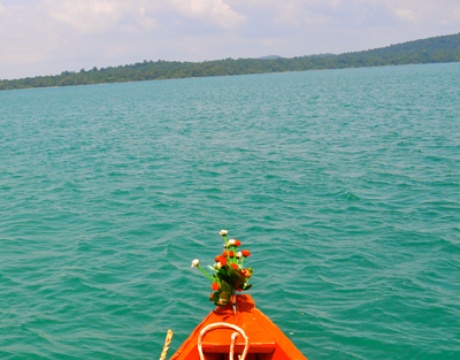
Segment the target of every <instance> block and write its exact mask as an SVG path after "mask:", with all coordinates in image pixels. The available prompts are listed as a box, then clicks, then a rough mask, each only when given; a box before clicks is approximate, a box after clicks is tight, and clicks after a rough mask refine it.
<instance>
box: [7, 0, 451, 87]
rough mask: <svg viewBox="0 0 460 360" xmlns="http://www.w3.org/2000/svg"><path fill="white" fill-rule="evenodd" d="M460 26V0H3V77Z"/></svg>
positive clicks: (399, 36) (356, 45) (288, 48)
mask: <svg viewBox="0 0 460 360" xmlns="http://www.w3.org/2000/svg"><path fill="white" fill-rule="evenodd" d="M459 32H460V0H0V79H15V78H23V77H29V76H39V75H57V74H60V73H61V72H63V71H80V70H81V69H85V70H88V69H91V68H93V67H97V68H101V67H109V66H118V65H126V64H134V63H136V62H142V61H144V60H153V61H157V60H167V61H200V62H201V61H206V60H220V59H225V58H234V59H238V58H257V57H262V56H267V55H279V56H283V57H288V58H289V57H294V56H304V55H313V54H323V53H334V54H339V53H343V52H351V51H360V50H367V49H374V48H378V47H383V46H388V45H392V44H397V43H402V42H406V41H411V40H417V39H424V38H429V37H433V36H440V35H450V34H456V33H459Z"/></svg>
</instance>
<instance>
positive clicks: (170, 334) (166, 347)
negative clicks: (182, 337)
mask: <svg viewBox="0 0 460 360" xmlns="http://www.w3.org/2000/svg"><path fill="white" fill-rule="evenodd" d="M173 335H174V334H173V332H172V330H168V332H167V333H166V339H165V344H164V346H163V351H162V352H161V355H160V360H166V355H168V350H169V346H170V345H171V340H172V338H173Z"/></svg>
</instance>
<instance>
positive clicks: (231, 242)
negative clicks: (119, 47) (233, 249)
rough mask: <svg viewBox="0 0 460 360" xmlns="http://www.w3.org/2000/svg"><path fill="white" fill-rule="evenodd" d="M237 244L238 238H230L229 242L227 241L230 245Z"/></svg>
mask: <svg viewBox="0 0 460 360" xmlns="http://www.w3.org/2000/svg"><path fill="white" fill-rule="evenodd" d="M235 244H236V240H235V239H230V240H228V242H227V245H228V246H235Z"/></svg>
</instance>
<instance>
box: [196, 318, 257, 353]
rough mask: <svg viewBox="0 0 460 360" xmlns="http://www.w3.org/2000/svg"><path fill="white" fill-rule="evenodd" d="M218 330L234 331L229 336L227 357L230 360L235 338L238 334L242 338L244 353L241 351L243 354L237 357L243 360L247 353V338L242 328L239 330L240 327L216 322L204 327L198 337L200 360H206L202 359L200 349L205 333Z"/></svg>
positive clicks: (201, 350)
mask: <svg viewBox="0 0 460 360" xmlns="http://www.w3.org/2000/svg"><path fill="white" fill-rule="evenodd" d="M218 328H230V329H233V330H235V331H236V332H234V333H233V334H232V336H231V342H230V357H229V359H230V360H233V353H234V350H235V343H236V338H237V337H238V335H240V334H241V335H242V336H243V338H244V351H243V354H241V356H240V357H239V360H245V359H246V355H247V354H248V351H249V338H248V337H247V336H246V333H245V332H244V330H243V329H242V328H240V327H238V326H236V325H233V324H229V323H224V322H218V323H214V324H209V325H207V326H205V327H204V328H203V329H202V330H201V332H200V336H199V337H198V352H199V354H200V360H206V359H205V358H204V354H203V349H202V346H201V343H202V340H203V337H204V334H206V332H208V331H211V330H214V329H218Z"/></svg>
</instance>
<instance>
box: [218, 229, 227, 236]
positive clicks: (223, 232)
mask: <svg viewBox="0 0 460 360" xmlns="http://www.w3.org/2000/svg"><path fill="white" fill-rule="evenodd" d="M219 235H220V236H227V235H228V231H227V230H221V231H220V232H219Z"/></svg>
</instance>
